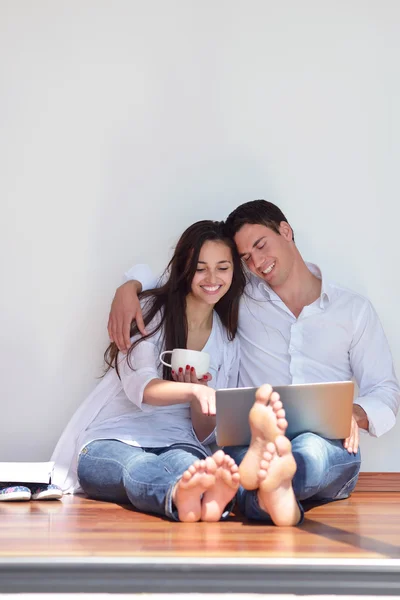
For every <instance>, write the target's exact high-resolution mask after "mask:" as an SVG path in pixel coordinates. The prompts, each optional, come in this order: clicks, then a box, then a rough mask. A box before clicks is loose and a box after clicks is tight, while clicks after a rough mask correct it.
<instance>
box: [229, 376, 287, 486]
mask: <svg viewBox="0 0 400 600" xmlns="http://www.w3.org/2000/svg"><path fill="white" fill-rule="evenodd" d="M249 424H250V430H251V441H250V446H249V449H248V451H247V453H246V456H245V457H244V459H243V460H242V462H241V463H240V466H239V473H240V482H241V484H242V486H243V487H244V488H245V489H246V490H256V489H257V488H258V483H259V482H258V471H259V468H260V461H261V459H262V456H263V453H264V452H265V446H266V444H267V443H268V442H273V441H274V440H275V438H276V437H277V436H279V435H284V434H285V431H286V428H287V421H286V419H285V411H284V409H283V404H282V402H281V401H280V398H279V394H277V393H276V392H274V391H273V390H272V387H271V386H270V385H268V384H265V385H262V386H261V387H259V388H258V390H257V392H256V399H255V402H254V404H253V406H252V408H251V410H250V413H249Z"/></svg>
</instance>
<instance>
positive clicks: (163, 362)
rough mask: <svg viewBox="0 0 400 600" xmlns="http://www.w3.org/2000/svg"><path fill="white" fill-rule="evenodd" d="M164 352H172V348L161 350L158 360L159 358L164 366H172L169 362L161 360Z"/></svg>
mask: <svg viewBox="0 0 400 600" xmlns="http://www.w3.org/2000/svg"><path fill="white" fill-rule="evenodd" d="M164 354H172V350H164V352H161V354H160V360H161V362H162V364H163V365H165V366H166V367H172V365H171V364H170V363H167V362H165V360H163V356H164Z"/></svg>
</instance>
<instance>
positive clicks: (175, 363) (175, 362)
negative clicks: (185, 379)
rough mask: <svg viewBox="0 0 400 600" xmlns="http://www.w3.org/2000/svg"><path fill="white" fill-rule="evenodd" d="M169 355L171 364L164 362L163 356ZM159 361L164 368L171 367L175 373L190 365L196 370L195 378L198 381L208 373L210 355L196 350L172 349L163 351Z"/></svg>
mask: <svg viewBox="0 0 400 600" xmlns="http://www.w3.org/2000/svg"><path fill="white" fill-rule="evenodd" d="M165 354H171V355H172V356H171V363H167V362H165V360H163V356H164V355H165ZM160 360H161V362H162V364H163V365H165V366H166V367H172V369H173V370H174V371H175V373H177V372H178V371H179V368H182V369H183V370H185V369H186V365H190V366H191V367H194V368H195V369H196V375H197V378H198V379H200V378H201V377H203V375H205V374H206V373H208V369H209V368H210V355H209V354H208V353H207V352H199V351H198V350H187V349H186V348H174V350H165V351H164V352H161V354H160Z"/></svg>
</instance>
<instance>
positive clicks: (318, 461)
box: [224, 433, 361, 521]
mask: <svg viewBox="0 0 400 600" xmlns="http://www.w3.org/2000/svg"><path fill="white" fill-rule="evenodd" d="M247 449H248V446H229V447H225V448H224V451H225V452H226V453H227V454H229V455H230V456H232V458H234V459H235V461H236V463H237V464H240V463H241V461H242V460H243V458H244V455H245V454H246V452H247ZM292 451H293V456H294V459H295V461H296V464H297V471H296V474H295V476H294V478H293V489H294V493H295V496H296V498H297V500H298V501H300V502H304V503H306V504H313V505H316V504H324V503H326V502H331V501H333V500H342V499H344V498H348V496H350V494H351V492H352V491H353V489H354V487H355V485H356V483H357V479H358V473H359V471H360V466H361V456H360V450H358V452H357V454H349V452H347V450H346V449H345V448H344V447H343V442H342V441H341V440H327V439H325V438H322V437H320V436H319V435H316V434H315V433H302V434H301V435H298V436H297V437H295V438H294V439H293V440H292ZM236 500H237V503H238V506H239V508H240V511H241V512H242V514H244V515H245V516H246V517H248V518H249V519H257V520H262V521H265V520H268V518H269V517H268V515H267V513H265V512H264V511H263V510H261V508H260V507H259V505H258V501H257V492H256V491H255V492H254V491H247V490H244V489H243V488H242V487H241V488H240V489H239V492H238V494H237V496H236ZM299 508H300V510H301V513H302V514H303V512H304V511H303V508H302V506H301V504H300V503H299Z"/></svg>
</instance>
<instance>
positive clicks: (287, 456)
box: [258, 435, 300, 527]
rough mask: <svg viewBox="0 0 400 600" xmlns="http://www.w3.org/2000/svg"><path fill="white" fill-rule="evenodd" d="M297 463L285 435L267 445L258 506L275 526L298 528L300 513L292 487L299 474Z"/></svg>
mask: <svg viewBox="0 0 400 600" xmlns="http://www.w3.org/2000/svg"><path fill="white" fill-rule="evenodd" d="M296 468H297V467H296V461H295V460H294V457H293V454H292V444H291V443H290V441H289V440H288V439H287V438H286V437H284V436H283V435H280V436H278V437H277V438H276V439H275V443H274V442H269V443H268V444H267V445H266V450H265V452H264V455H263V457H262V460H261V461H260V470H259V472H258V478H259V488H258V502H259V505H260V507H261V508H262V509H263V510H265V512H267V513H268V514H269V515H270V517H271V519H272V520H273V522H274V523H275V525H280V526H281V527H283V526H290V525H296V524H297V523H298V522H299V520H300V509H299V507H298V504H297V501H296V497H295V495H294V491H293V487H292V479H293V476H294V474H295V472H296Z"/></svg>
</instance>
